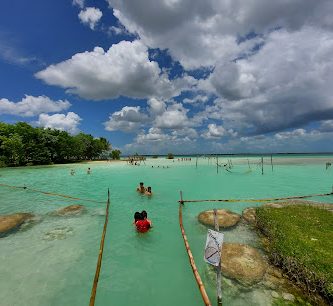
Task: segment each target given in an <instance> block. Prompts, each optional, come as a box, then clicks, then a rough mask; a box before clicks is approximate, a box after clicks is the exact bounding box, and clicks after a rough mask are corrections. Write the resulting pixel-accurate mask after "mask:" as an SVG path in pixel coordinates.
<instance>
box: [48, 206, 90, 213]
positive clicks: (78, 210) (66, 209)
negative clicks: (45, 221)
mask: <svg viewBox="0 0 333 306" xmlns="http://www.w3.org/2000/svg"><path fill="white" fill-rule="evenodd" d="M84 211H85V207H84V206H83V205H70V206H66V207H64V208H60V209H58V210H57V211H55V212H53V213H52V215H56V216H72V215H78V214H81V213H82V212H84Z"/></svg>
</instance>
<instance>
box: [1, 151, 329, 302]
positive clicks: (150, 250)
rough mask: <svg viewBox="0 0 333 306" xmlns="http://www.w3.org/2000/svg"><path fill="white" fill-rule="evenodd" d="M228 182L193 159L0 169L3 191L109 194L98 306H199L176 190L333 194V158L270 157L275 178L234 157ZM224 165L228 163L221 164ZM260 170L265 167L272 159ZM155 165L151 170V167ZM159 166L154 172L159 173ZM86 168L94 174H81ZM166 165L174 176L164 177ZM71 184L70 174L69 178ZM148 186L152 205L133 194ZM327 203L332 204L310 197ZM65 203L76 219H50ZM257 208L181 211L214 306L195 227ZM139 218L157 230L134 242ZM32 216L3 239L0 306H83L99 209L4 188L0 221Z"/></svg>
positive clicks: (228, 296) (236, 237)
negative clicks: (209, 213) (211, 215)
mask: <svg viewBox="0 0 333 306" xmlns="http://www.w3.org/2000/svg"><path fill="white" fill-rule="evenodd" d="M232 160H233V164H234V168H233V171H234V173H228V172H226V171H225V170H223V169H222V168H220V169H219V173H218V174H217V173H216V166H215V165H214V161H213V160H210V161H209V160H208V159H204V158H200V159H199V160H198V168H196V167H195V158H192V160H191V161H183V162H178V161H177V159H176V160H175V161H172V160H166V159H162V158H159V159H150V160H147V161H146V162H145V164H142V165H141V166H138V167H135V166H129V165H127V164H126V163H125V162H119V163H92V164H89V165H88V164H75V165H56V166H45V167H26V168H16V169H14V168H13V169H9V168H6V169H0V183H5V184H9V185H16V186H23V185H26V186H28V187H33V188H36V189H40V190H44V191H50V192H56V193H62V194H67V195H72V196H75V197H80V198H88V199H95V200H98V201H103V202H106V198H107V189H108V188H110V192H111V206H110V216H109V224H108V229H107V235H106V240H105V248H104V256H103V264H102V269H101V275H100V279H99V284H98V289H97V298H96V303H95V305H100V306H101V305H115V306H122V305H135V304H136V303H142V301H145V304H146V305H149V306H155V305H161V306H163V305H170V304H173V305H182V306H190V305H191V306H195V305H202V304H203V303H202V299H201V296H200V294H199V290H198V289H197V285H196V282H195V280H194V278H193V274H192V270H191V268H190V265H189V263H188V258H187V254H186V251H185V248H184V243H183V240H182V237H181V233H180V229H179V223H178V203H177V200H179V191H180V190H182V191H183V194H184V199H213V198H216V199H219V198H220V199H221V198H269V197H284V196H291V195H304V194H313V193H315V194H316V193H327V192H330V191H331V189H332V184H333V169H332V168H329V169H328V170H325V161H331V162H332V160H333V158H332V156H324V157H320V158H316V157H312V158H311V159H304V158H301V157H289V158H286V157H278V158H274V163H276V165H275V167H274V171H273V172H272V170H271V167H270V165H265V169H264V170H265V174H264V175H263V176H262V175H261V169H260V167H258V166H257V165H256V163H257V162H258V158H256V157H252V158H250V162H251V168H252V172H251V173H246V172H247V171H248V165H247V159H245V158H237V157H236V158H235V157H233V158H232ZM219 161H220V162H221V163H222V162H223V161H226V158H222V157H221V158H220V159H219ZM265 161H266V162H267V163H269V158H266V159H265ZM152 165H154V168H152V167H151V166H152ZM158 165H159V166H160V167H159V168H158V167H157V166H158ZM88 166H90V167H91V168H92V171H93V172H92V174H91V175H87V174H86V169H87V167H88ZM163 166H165V167H166V166H169V167H170V168H163ZM71 168H74V169H75V170H76V175H74V176H71V175H69V172H70V169H71ZM140 181H143V182H145V185H146V186H149V185H151V186H152V188H153V192H154V195H153V197H152V198H148V197H146V196H142V195H139V194H137V192H136V191H135V188H136V186H137V185H138V182H140ZM312 200H317V201H326V202H333V197H331V196H330V197H325V198H317V199H315V198H312ZM71 204H83V205H85V206H86V207H87V212H86V213H85V214H82V215H80V216H73V217H55V216H51V215H49V214H48V213H50V212H52V211H54V210H56V209H58V208H61V207H64V206H67V205H71ZM255 205H260V204H256V203H246V202H240V203H191V204H186V205H185V207H184V210H183V218H184V226H185V230H186V233H187V236H188V239H189V242H190V245H191V249H192V252H193V255H194V257H195V260H196V263H197V266H198V268H199V270H200V273H201V275H202V278H203V280H204V282H205V284H206V289H207V291H208V294H209V296H210V298H211V301H212V302H214V301H215V288H214V280H210V279H209V277H208V276H207V266H206V264H205V263H204V262H203V248H204V244H205V239H206V232H207V229H206V228H205V227H204V226H202V225H201V224H199V223H198V222H197V219H196V217H197V215H198V213H199V212H201V211H203V210H206V209H211V208H227V209H230V210H232V211H234V212H238V213H241V211H242V210H243V209H244V208H246V207H250V206H255ZM143 209H145V210H146V211H147V212H148V216H149V218H151V220H152V221H153V224H154V227H153V229H152V230H151V231H150V232H148V233H147V234H144V235H143V234H138V233H136V232H135V230H134V229H133V226H132V221H133V214H134V212H135V211H141V210H143ZM14 212H33V213H35V214H36V215H38V217H39V218H40V220H39V222H38V223H36V224H35V225H34V226H32V227H28V228H25V229H22V230H20V231H18V232H16V233H14V234H11V235H8V236H6V237H5V238H0V275H1V277H0V296H1V302H0V305H6V306H11V305H20V306H21V305H35V306H39V305H71V306H76V305H88V303H89V298H90V292H91V286H92V281H93V278H94V273H95V268H96V261H97V256H98V250H99V243H100V237H101V232H102V228H103V224H104V217H105V216H104V212H105V204H104V203H103V204H95V203H89V202H83V201H82V202H81V201H73V200H68V199H65V198H58V197H51V196H46V195H43V194H38V193H34V192H31V191H29V189H27V190H19V189H9V188H5V187H0V214H9V213H14ZM225 240H226V241H230V242H244V243H247V244H250V245H253V246H256V245H257V240H256V236H255V235H254V234H253V233H251V232H249V231H248V230H247V229H246V228H244V227H242V226H238V227H236V228H234V229H232V230H228V231H225ZM223 298H224V305H230V306H235V305H244V303H245V301H246V305H269V304H270V303H271V298H270V295H269V294H267V292H265V291H263V290H260V288H259V289H258V288H257V289H254V290H249V291H244V292H242V293H241V294H239V295H237V296H233V295H232V288H225V290H224V291H223Z"/></svg>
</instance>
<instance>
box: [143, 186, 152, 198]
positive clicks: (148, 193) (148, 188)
mask: <svg viewBox="0 0 333 306" xmlns="http://www.w3.org/2000/svg"><path fill="white" fill-rule="evenodd" d="M152 194H153V192H152V191H151V187H150V186H148V187H147V189H146V191H145V195H147V196H151V195H152Z"/></svg>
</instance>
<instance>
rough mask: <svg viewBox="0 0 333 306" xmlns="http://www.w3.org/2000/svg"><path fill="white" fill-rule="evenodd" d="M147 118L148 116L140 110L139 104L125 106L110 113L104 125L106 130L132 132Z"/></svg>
mask: <svg viewBox="0 0 333 306" xmlns="http://www.w3.org/2000/svg"><path fill="white" fill-rule="evenodd" d="M147 120H148V116H147V115H146V114H144V113H141V112H140V106H135V107H131V106H125V107H123V108H122V109H121V110H120V111H118V112H114V113H113V114H112V115H110V117H109V120H108V121H107V122H105V123H104V126H105V129H106V130H107V131H118V130H119V131H124V132H133V131H136V130H138V129H139V128H140V127H141V126H142V124H143V123H144V122H146V121H147Z"/></svg>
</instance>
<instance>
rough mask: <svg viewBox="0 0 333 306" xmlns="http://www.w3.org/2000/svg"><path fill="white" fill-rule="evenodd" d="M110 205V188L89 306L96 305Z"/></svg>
mask: <svg viewBox="0 0 333 306" xmlns="http://www.w3.org/2000/svg"><path fill="white" fill-rule="evenodd" d="M109 207H110V190H109V189H108V200H107V202H106V214H105V221H104V227H103V232H102V238H101V243H100V247H99V253H98V259H97V266H96V272H95V277H94V282H93V287H92V289H91V295H90V303H89V306H94V305H95V298H96V291H97V285H98V279H99V273H100V271H101V266H102V259H103V251H104V240H105V234H106V228H107V225H108V221H109Z"/></svg>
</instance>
